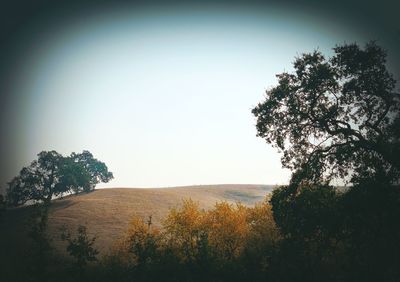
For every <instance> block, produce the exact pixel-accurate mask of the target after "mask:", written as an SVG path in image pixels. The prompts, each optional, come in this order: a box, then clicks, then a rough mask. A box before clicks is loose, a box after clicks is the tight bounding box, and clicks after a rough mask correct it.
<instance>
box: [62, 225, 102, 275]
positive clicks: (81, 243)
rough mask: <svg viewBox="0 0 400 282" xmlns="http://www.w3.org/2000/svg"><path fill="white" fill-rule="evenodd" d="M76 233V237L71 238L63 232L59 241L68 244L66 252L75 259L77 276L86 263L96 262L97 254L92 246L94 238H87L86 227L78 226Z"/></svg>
mask: <svg viewBox="0 0 400 282" xmlns="http://www.w3.org/2000/svg"><path fill="white" fill-rule="evenodd" d="M77 231H78V234H77V236H76V237H75V238H73V237H72V236H71V233H69V232H68V231H66V230H63V233H62V234H61V239H62V240H65V241H67V242H68V245H67V251H68V253H69V254H70V255H71V256H73V257H74V258H75V259H76V267H77V269H78V271H79V274H80V275H82V274H83V271H84V269H85V266H86V265H87V263H88V262H91V261H96V260H97V258H96V256H97V255H98V253H99V252H98V251H97V249H95V248H94V246H93V245H94V243H95V241H96V237H92V238H89V236H88V234H87V231H86V226H83V225H80V226H79V227H78V229H77Z"/></svg>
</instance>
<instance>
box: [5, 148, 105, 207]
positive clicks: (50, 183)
mask: <svg viewBox="0 0 400 282" xmlns="http://www.w3.org/2000/svg"><path fill="white" fill-rule="evenodd" d="M112 178H113V175H112V173H111V172H109V171H108V169H107V166H106V165H105V164H104V163H103V162H100V161H98V160H97V159H95V158H93V155H92V154H91V153H90V152H89V151H83V152H82V153H81V154H75V153H72V154H71V155H70V156H67V157H64V156H62V155H61V154H59V153H57V152H56V151H43V152H41V153H39V154H38V159H37V160H34V161H33V162H32V163H31V164H30V165H29V166H27V167H24V168H23V169H22V170H21V171H20V173H19V175H18V176H16V177H14V179H13V180H12V181H11V182H10V183H9V187H8V189H7V202H8V203H9V204H10V205H13V206H17V205H22V204H24V203H26V202H27V201H30V200H33V201H35V202H36V201H40V202H47V203H49V202H50V201H51V199H52V198H53V197H54V196H59V195H62V194H64V193H71V192H75V193H78V192H81V191H84V192H88V191H91V190H93V189H94V187H95V185H96V184H97V183H99V182H100V181H102V182H108V181H109V180H111V179H112Z"/></svg>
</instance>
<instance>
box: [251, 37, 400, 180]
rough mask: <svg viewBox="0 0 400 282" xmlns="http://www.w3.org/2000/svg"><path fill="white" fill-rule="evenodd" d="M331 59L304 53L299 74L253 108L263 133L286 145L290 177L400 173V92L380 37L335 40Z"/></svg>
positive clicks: (285, 76) (282, 79)
mask: <svg viewBox="0 0 400 282" xmlns="http://www.w3.org/2000/svg"><path fill="white" fill-rule="evenodd" d="M333 51H334V55H333V56H332V57H331V58H329V59H327V58H325V56H324V55H322V54H321V52H319V51H314V52H313V53H309V54H302V55H301V56H299V57H298V58H296V59H295V61H294V63H293V67H294V70H295V71H294V72H293V73H288V72H284V73H281V74H278V75H277V78H278V85H277V86H275V87H273V88H271V89H269V90H268V91H266V97H265V100H264V101H263V102H261V103H259V104H258V105H257V106H256V107H255V108H254V109H253V110H252V113H253V114H254V115H255V116H256V118H257V124H256V127H257V135H258V136H260V137H262V138H264V139H265V140H266V141H267V142H268V143H270V144H272V145H274V146H276V147H278V148H279V149H280V150H281V151H283V157H282V164H283V166H284V167H286V168H289V169H292V170H293V171H294V172H295V173H294V174H293V177H292V181H295V182H296V181H297V182H298V181H300V180H301V179H308V180H311V181H320V182H321V181H322V182H329V181H330V180H331V179H332V178H334V177H340V178H342V179H348V180H349V181H350V182H352V183H356V182H358V181H359V180H360V178H363V177H369V176H371V175H376V174H383V175H385V177H386V178H387V179H392V180H393V181H397V180H398V179H399V176H400V115H399V110H400V95H399V94H398V93H395V87H396V81H395V80H394V78H393V76H392V74H390V73H389V72H388V70H387V68H386V52H385V51H384V50H383V49H382V48H380V47H379V46H377V45H376V44H375V43H374V42H370V43H368V44H366V46H365V48H364V49H362V48H360V47H359V46H358V45H357V44H348V45H343V46H336V47H335V48H333Z"/></svg>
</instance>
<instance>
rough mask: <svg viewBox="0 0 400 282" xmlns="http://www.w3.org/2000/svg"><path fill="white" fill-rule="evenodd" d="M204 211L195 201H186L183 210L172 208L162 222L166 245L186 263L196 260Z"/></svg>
mask: <svg viewBox="0 0 400 282" xmlns="http://www.w3.org/2000/svg"><path fill="white" fill-rule="evenodd" d="M203 217H204V211H203V210H200V209H199V204H198V203H196V202H194V201H193V200H191V199H189V200H184V201H183V203H182V207H181V208H172V209H171V210H170V212H169V214H168V215H167V217H166V218H165V220H164V221H163V222H162V225H163V231H164V232H163V235H164V239H165V240H166V244H167V245H168V246H169V248H170V249H172V250H173V251H174V252H175V253H177V255H178V256H179V257H180V258H181V259H182V260H184V261H187V260H189V261H191V260H194V259H195V257H196V255H197V252H198V242H199V240H200V236H201V232H202V231H203V229H204V227H203Z"/></svg>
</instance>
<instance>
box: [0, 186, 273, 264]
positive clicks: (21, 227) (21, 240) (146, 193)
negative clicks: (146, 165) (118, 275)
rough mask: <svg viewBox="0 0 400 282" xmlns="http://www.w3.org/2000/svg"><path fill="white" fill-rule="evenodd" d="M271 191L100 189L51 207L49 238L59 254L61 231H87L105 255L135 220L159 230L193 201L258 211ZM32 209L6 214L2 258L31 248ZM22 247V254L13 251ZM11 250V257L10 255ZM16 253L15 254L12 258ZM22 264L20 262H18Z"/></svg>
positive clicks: (265, 188)
mask: <svg viewBox="0 0 400 282" xmlns="http://www.w3.org/2000/svg"><path fill="white" fill-rule="evenodd" d="M272 188H273V186H271V185H202V186H186V187H171V188H152V189H141V188H112V189H97V190H95V191H93V192H91V193H87V194H80V195H71V196H68V197H64V198H63V199H56V200H54V201H53V202H52V205H51V208H50V212H49V229H48V230H49V234H50V236H51V237H52V238H53V240H52V244H53V246H54V247H55V248H56V249H57V250H62V249H64V245H63V242H62V241H61V240H60V233H61V231H60V229H61V227H62V226H63V225H65V226H66V228H67V229H69V230H76V227H77V226H78V225H80V224H83V225H86V226H87V228H88V231H89V233H90V234H91V235H96V236H97V240H96V247H97V248H98V249H99V250H100V253H101V254H104V253H106V251H107V250H108V249H109V248H110V247H111V246H112V244H113V242H114V241H115V240H116V239H118V238H119V237H120V235H121V234H122V233H123V232H124V231H125V230H126V228H127V225H128V223H129V221H130V219H131V218H132V216H140V217H143V218H147V217H148V216H150V215H151V216H152V219H153V222H154V224H156V225H159V224H160V221H161V219H162V218H163V217H164V216H165V215H166V213H167V212H168V210H169V209H170V208H172V207H174V206H177V205H179V204H180V203H181V202H182V200H183V199H188V198H191V199H193V200H194V201H197V202H198V203H199V204H200V207H202V208H204V209H207V208H210V207H212V206H213V205H214V204H215V203H216V202H218V201H228V202H230V203H235V202H241V203H243V204H245V205H254V204H255V203H256V202H259V201H262V200H263V199H264V198H265V196H266V194H268V193H269V192H270V191H271V190H272ZM29 210H30V207H22V208H17V209H14V210H10V211H7V213H6V215H5V216H4V219H3V221H2V223H0V226H1V230H2V232H1V235H0V248H1V250H3V251H5V252H4V253H3V254H6V253H9V255H11V256H12V255H16V254H17V253H18V252H19V251H18V249H20V251H22V252H23V250H24V249H26V248H27V246H25V245H26V241H27V240H26V238H27V235H26V234H27V223H26V222H27V219H28V218H29V216H28V214H29ZM14 246H18V247H19V248H15V247H14ZM7 250H8V251H7ZM11 253H12V254H11ZM15 259H18V258H15Z"/></svg>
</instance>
